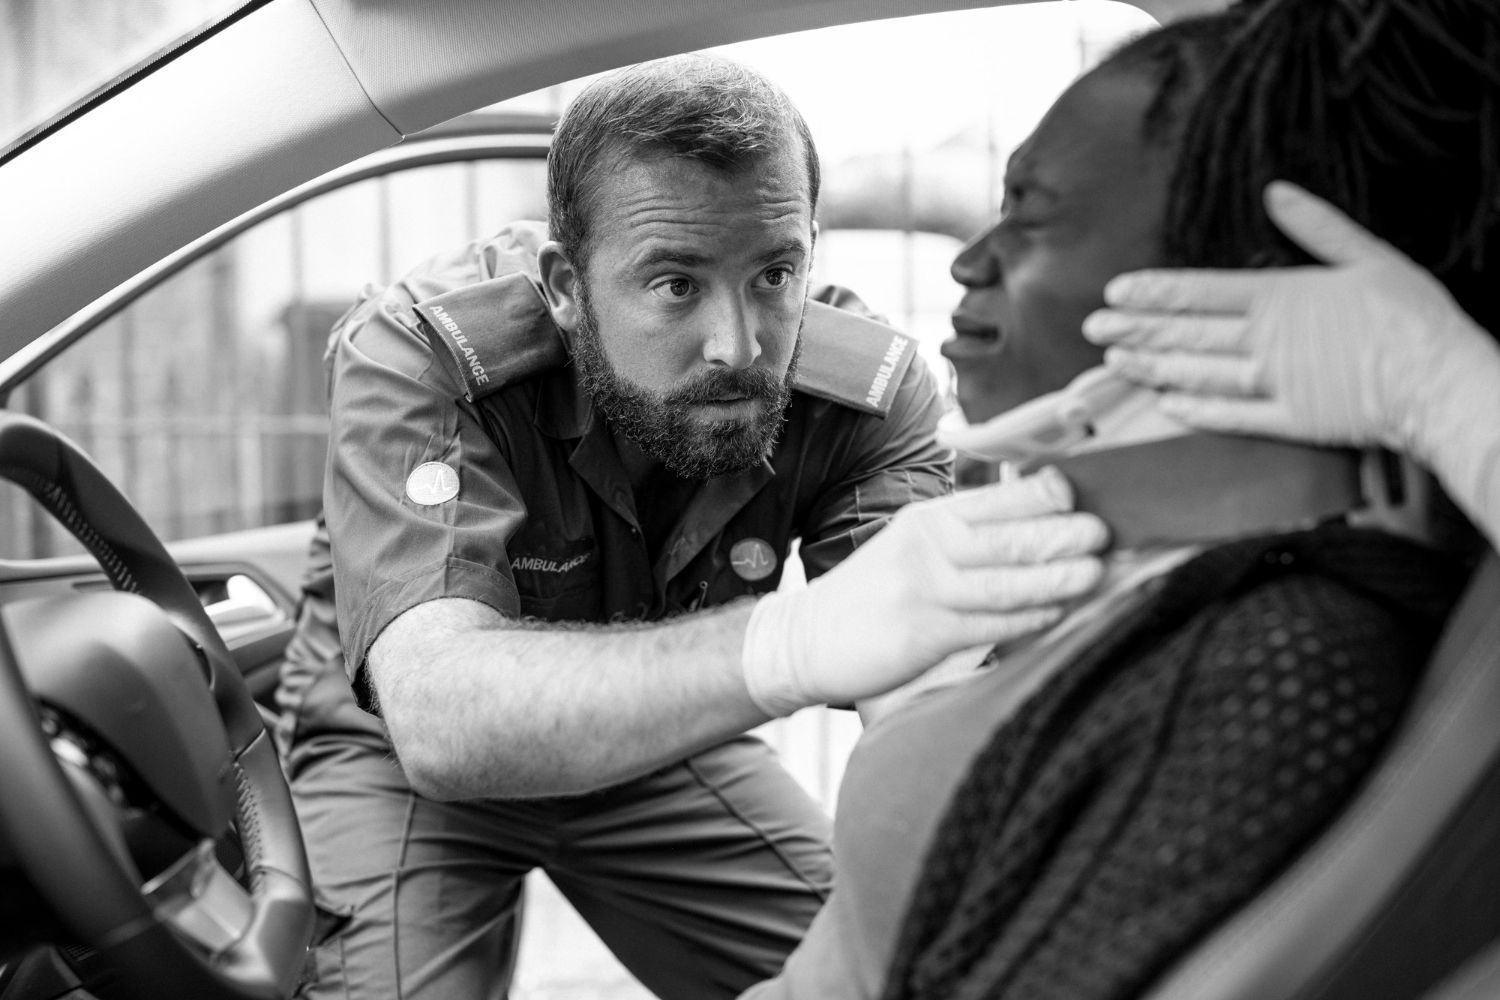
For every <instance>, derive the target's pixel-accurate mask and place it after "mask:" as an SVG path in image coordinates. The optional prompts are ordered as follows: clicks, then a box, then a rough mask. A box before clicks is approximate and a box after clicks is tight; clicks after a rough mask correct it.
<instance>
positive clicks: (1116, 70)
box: [1093, 11, 1241, 146]
mask: <svg viewBox="0 0 1500 1000" xmlns="http://www.w3.org/2000/svg"><path fill="white" fill-rule="evenodd" d="M1240 23H1241V18H1240V17H1239V16H1238V15H1237V13H1236V12H1234V11H1231V12H1228V13H1223V14H1210V15H1207V16H1202V17H1191V18H1185V19H1183V20H1181V21H1174V22H1172V23H1171V24H1169V25H1167V26H1166V27H1163V28H1157V29H1156V30H1154V31H1149V32H1146V33H1145V34H1142V35H1137V36H1136V37H1135V38H1132V39H1130V40H1129V41H1127V42H1125V43H1124V44H1122V45H1121V46H1120V47H1119V48H1117V49H1115V50H1114V51H1113V52H1111V53H1110V54H1109V55H1108V56H1106V57H1105V58H1104V59H1103V60H1101V61H1100V63H1099V65H1098V67H1097V68H1096V69H1095V70H1094V71H1093V72H1095V73H1111V74H1123V75H1129V76H1135V77H1139V78H1142V79H1145V80H1147V81H1148V82H1150V83H1152V84H1154V85H1155V87H1156V93H1155V95H1154V96H1153V97H1152V99H1151V103H1150V104H1148V105H1147V106H1146V112H1145V115H1144V119H1143V121H1142V123H1141V131H1142V135H1143V137H1144V138H1145V140H1146V141H1147V142H1148V143H1152V144H1154V145H1158V146H1174V145H1176V144H1177V143H1178V142H1179V141H1180V140H1181V138H1182V132H1183V128H1184V126H1185V125H1186V124H1187V120H1188V118H1189V116H1190V115H1191V114H1192V110H1193V108H1194V107H1195V106H1196V102H1197V97H1198V95H1199V94H1200V93H1202V91H1203V88H1204V87H1205V86H1206V85H1207V83H1208V80H1209V77H1210V76H1211V75H1212V74H1213V72H1214V70H1215V69H1216V68H1217V66H1218V64H1219V61H1220V60H1221V59H1222V58H1223V57H1224V53H1225V51H1226V50H1227V49H1228V47H1229V43H1230V41H1231V39H1232V37H1233V35H1234V31H1235V29H1236V28H1237V27H1238V26H1239V25H1240Z"/></svg>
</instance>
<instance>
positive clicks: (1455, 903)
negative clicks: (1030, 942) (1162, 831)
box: [1141, 551, 1500, 1000]
mask: <svg viewBox="0 0 1500 1000" xmlns="http://www.w3.org/2000/svg"><path fill="white" fill-rule="evenodd" d="M1479 998H1485V1000H1492V998H1500V556H1497V554H1496V553H1495V552H1493V551H1490V552H1488V553H1487V555H1486V557H1485V558H1484V560H1483V561H1482V562H1481V564H1480V566H1479V568H1478V570H1477V571H1476V572H1475V574H1474V576H1473V578H1472V580H1471V581H1470V583H1469V585H1468V589H1467V591H1466V592H1465V594H1464V596H1463V599H1462V600H1461V601H1460V603H1459V605H1458V607H1457V608H1456V609H1455V610H1454V612H1453V614H1452V616H1451V617H1450V618H1449V621H1448V623H1447V625H1446V627H1445V629H1444V633H1443V636H1442V638H1441V639H1440V640H1439V642H1438V645H1437V647H1436V649H1435V651H1434V653H1433V656H1432V660H1431V662H1430V663H1429V665H1428V668H1427V670H1426V671H1425V673H1424V675H1423V677H1422V679H1421V681H1420V682H1419V684H1418V687H1417V690H1416V692H1415V694H1414V696H1413V699H1412V702H1411V704H1410V706H1409V707H1408V710H1407V713H1406V716H1405V718H1404V719H1403V720H1402V722H1401V723H1400V724H1399V726H1398V728H1397V730H1396V733H1395V734H1394V736H1393V737H1392V739H1391V742H1390V744H1389V746H1388V747H1387V749H1386V752H1385V755H1384V756H1383V758H1382V760H1381V761H1380V763H1379V764H1378V765H1377V766H1376V768H1375V769H1374V771H1372V773H1371V774H1370V776H1369V779H1368V780H1367V782H1366V784H1365V787H1364V788H1363V789H1362V790H1361V791H1360V792H1359V794H1358V795H1356V797H1355V798H1354V800H1353V801H1352V802H1351V803H1350V805H1349V807H1348V808H1347V809H1346V811H1345V813H1344V814H1343V815H1342V816H1341V817H1339V819H1338V820H1337V821H1335V822H1334V823H1333V825H1332V826H1330V827H1329V828H1328V829H1327V830H1326V831H1324V833H1323V834H1322V835H1321V836H1320V837H1318V838H1317V839H1316V840H1314V841H1313V843H1312V844H1311V845H1309V846H1308V847H1307V848H1305V849H1304V850H1303V852H1302V854H1301V855H1300V856H1299V857H1298V859H1297V860H1296V861H1295V862H1294V863H1293V864H1292V865H1291V866H1290V867H1289V868H1288V869H1287V870H1286V871H1284V872H1283V873H1282V874H1281V875H1280V876H1279V877H1278V878H1277V879H1276V880H1275V881H1273V882H1272V883H1271V884H1270V885H1269V886H1267V887H1266V888H1265V889H1264V890H1262V891H1261V893H1260V894H1259V895H1258V896H1257V897H1256V898H1255V899H1253V900H1252V901H1250V902H1249V903H1247V904H1246V905H1244V906H1243V907H1241V908H1240V909H1239V910H1238V911H1237V912H1236V913H1235V914H1234V915H1233V916H1231V917H1229V918H1228V919H1227V920H1226V921H1224V922H1223V923H1222V924H1220V925H1219V926H1218V927H1217V928H1216V929H1215V930H1213V931H1212V932H1211V933H1210V934H1209V935H1208V936H1207V937H1206V938H1205V939H1204V940H1202V941H1200V942H1199V943H1198V944H1197V945H1196V946H1195V947H1194V948H1192V949H1191V950H1189V951H1188V952H1187V953H1186V954H1185V955H1183V956H1182V957H1181V958H1180V959H1178V960H1177V961H1176V962H1175V963H1174V964H1173V966H1172V967H1171V968H1169V969H1168V971H1167V972H1166V973H1165V974H1164V975H1163V976H1162V977H1161V978H1160V979H1158V981H1157V982H1156V983H1155V984H1154V985H1153V986H1152V987H1150V988H1149V989H1147V990H1146V991H1145V992H1144V993H1143V994H1142V997H1141V1000H1479Z"/></svg>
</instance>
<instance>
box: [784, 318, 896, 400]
mask: <svg viewBox="0 0 1500 1000" xmlns="http://www.w3.org/2000/svg"><path fill="white" fill-rule="evenodd" d="M916 353H917V342H916V341H915V340H913V339H912V338H911V337H908V336H907V335H906V334H904V333H898V332H896V331H895V330H892V329H891V328H890V327H888V326H886V325H885V324H884V323H879V322H876V321H875V320H873V319H869V318H866V317H865V316H861V315H859V314H858V313H853V312H849V311H848V310H845V309H840V308H837V307H836V306H831V305H825V304H824V303H822V302H819V301H817V300H815V299H813V300H809V301H808V303H807V312H806V314H805V316H804V318H803V322H802V356H801V358H800V359H799V360H798V362H797V382H796V388H797V389H798V390H800V391H802V392H805V393H807V394H808V395H810V396H818V397H820V398H822V399H828V400H832V401H833V402H835V403H842V404H843V405H845V406H848V407H850V408H852V409H855V410H859V411H861V412H863V413H869V414H873V415H874V416H877V417H884V416H885V415H886V414H888V413H890V411H891V403H892V402H894V401H895V398H896V387H897V386H898V385H900V384H901V379H902V378H903V377H904V376H905V375H906V369H907V368H909V367H911V359H912V358H913V357H915V356H916Z"/></svg>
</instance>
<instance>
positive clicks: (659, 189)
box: [594, 157, 812, 266]
mask: <svg viewBox="0 0 1500 1000" xmlns="http://www.w3.org/2000/svg"><path fill="white" fill-rule="evenodd" d="M784 160H785V158H783V157H768V158H766V159H765V160H764V161H762V162H760V163H757V164H752V165H749V166H747V167H746V168H742V169H737V170H731V171H722V170H716V169H714V168H713V167H710V166H708V165H705V164H702V163H699V162H696V161H692V160H686V159H683V158H673V159H671V160H650V161H639V160H637V161H631V162H629V163H627V164H622V168H621V169H620V170H618V171H615V172H614V173H612V174H611V175H610V176H609V177H607V178H606V179H605V181H604V183H603V184H602V185H601V188H600V190H599V192H598V198H597V201H596V207H595V212H596V215H595V220H594V221H595V224H596V225H597V227H598V229H597V231H598V234H599V238H600V243H601V244H606V243H608V244H613V245H614V247H615V249H616V250H617V251H618V252H622V253H625V254H626V255H628V257H629V259H630V263H631V264H632V265H635V266H639V265H640V264H641V263H647V262H650V261H661V260H672V261H676V262H679V263H683V264H693V263H697V264H706V263H711V262H713V261H716V260H720V259H726V258H742V257H746V258H756V257H758V256H761V255H774V254H777V253H787V252H795V251H797V250H802V251H804V252H805V251H806V250H807V249H808V248H809V244H810V242H811V223H812V219H811V214H812V213H811V205H810V198H809V193H808V187H807V181H806V178H805V175H803V174H799V173H798V172H797V171H796V170H795V169H794V168H793V167H792V166H791V165H788V164H786V163H785V162H784Z"/></svg>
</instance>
